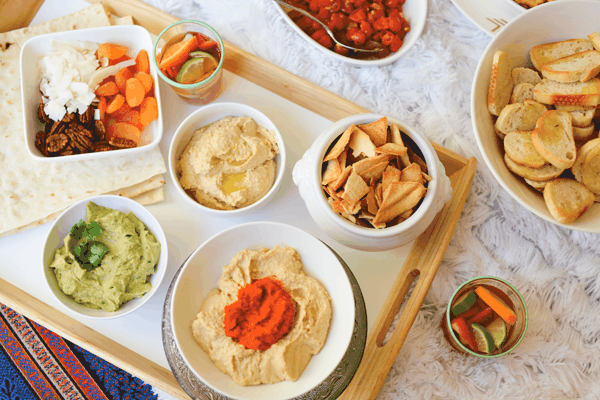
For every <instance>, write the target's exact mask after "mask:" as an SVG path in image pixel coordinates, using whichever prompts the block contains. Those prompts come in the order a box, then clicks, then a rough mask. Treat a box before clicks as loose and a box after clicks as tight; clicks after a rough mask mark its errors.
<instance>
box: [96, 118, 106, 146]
mask: <svg viewBox="0 0 600 400" xmlns="http://www.w3.org/2000/svg"><path fill="white" fill-rule="evenodd" d="M95 126H96V136H97V137H98V139H99V141H103V140H104V139H105V138H106V126H105V125H104V122H102V121H101V120H97V121H96V122H95Z"/></svg>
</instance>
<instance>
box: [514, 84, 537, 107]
mask: <svg viewBox="0 0 600 400" xmlns="http://www.w3.org/2000/svg"><path fill="white" fill-rule="evenodd" d="M525 99H532V100H533V85H532V84H531V83H527V82H521V83H519V84H518V85H515V87H514V89H513V92H512V96H510V103H511V104H514V103H523V102H524V101H525Z"/></svg>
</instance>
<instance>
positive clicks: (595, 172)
mask: <svg viewBox="0 0 600 400" xmlns="http://www.w3.org/2000/svg"><path fill="white" fill-rule="evenodd" d="M581 178H582V180H583V184H584V185H585V186H587V188H588V189H589V190H591V191H592V192H594V193H595V194H600V146H595V147H594V148H593V149H591V150H590V151H589V153H588V154H587V156H585V159H584V160H583V168H582V172H581Z"/></svg>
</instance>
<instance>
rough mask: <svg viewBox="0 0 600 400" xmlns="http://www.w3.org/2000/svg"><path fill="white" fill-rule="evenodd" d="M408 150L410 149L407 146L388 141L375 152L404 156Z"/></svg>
mask: <svg viewBox="0 0 600 400" xmlns="http://www.w3.org/2000/svg"><path fill="white" fill-rule="evenodd" d="M407 151H408V149H407V148H406V147H404V146H400V145H399V144H395V143H386V144H384V145H383V146H379V147H377V148H376V149H375V153H377V154H389V155H391V156H403V155H405V154H406V152H407Z"/></svg>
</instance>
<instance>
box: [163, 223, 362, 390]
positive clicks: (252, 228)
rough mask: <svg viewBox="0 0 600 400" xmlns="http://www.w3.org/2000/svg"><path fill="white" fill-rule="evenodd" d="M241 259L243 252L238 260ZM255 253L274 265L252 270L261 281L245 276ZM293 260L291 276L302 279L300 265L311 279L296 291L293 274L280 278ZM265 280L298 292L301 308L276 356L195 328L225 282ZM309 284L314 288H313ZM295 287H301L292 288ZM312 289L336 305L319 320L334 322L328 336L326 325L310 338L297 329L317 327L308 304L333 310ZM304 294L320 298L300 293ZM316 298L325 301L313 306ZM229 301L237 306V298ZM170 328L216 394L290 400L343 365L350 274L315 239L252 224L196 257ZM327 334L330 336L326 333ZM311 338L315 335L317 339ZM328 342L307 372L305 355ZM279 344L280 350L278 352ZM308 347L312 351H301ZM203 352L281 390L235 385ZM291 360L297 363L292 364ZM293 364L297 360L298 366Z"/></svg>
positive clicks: (185, 271)
mask: <svg viewBox="0 0 600 400" xmlns="http://www.w3.org/2000/svg"><path fill="white" fill-rule="evenodd" d="M246 249H248V250H246ZM261 249H262V250H261ZM241 251H243V252H242V253H241V254H238V253H240V252H241ZM254 252H258V253H260V252H263V254H265V255H267V257H265V258H266V259H268V260H271V261H268V262H267V264H269V265H265V266H256V268H254V267H252V268H250V270H252V271H253V272H252V274H255V273H256V274H258V275H257V276H254V275H251V274H247V271H248V268H246V267H247V265H246V267H245V266H244V264H245V262H246V261H248V262H249V259H252V260H253V261H252V262H251V263H252V264H253V265H255V264H254V263H255V262H256V257H249V255H250V254H256V253H254ZM236 255H237V257H235V256H236ZM258 258H261V257H258ZM290 258H291V259H292V260H293V262H292V264H293V266H292V267H291V269H295V270H296V272H298V263H299V262H300V263H301V264H302V271H303V272H302V274H301V275H306V276H300V277H299V278H298V281H297V282H296V283H294V278H292V277H291V275H294V274H295V272H294V273H292V274H291V275H286V276H283V275H282V276H279V275H280V274H286V273H285V272H281V273H280V272H274V271H277V270H278V269H279V268H280V266H278V265H276V264H282V263H284V262H285V261H284V260H286V259H290ZM263 268H264V270H263ZM224 271H226V272H225V274H224ZM236 271H237V272H236ZM243 271H246V273H244V272H243ZM260 271H262V272H260ZM261 273H264V274H267V275H269V274H272V273H274V274H275V276H276V277H277V278H278V279H279V280H281V281H282V284H283V286H284V287H285V288H286V290H287V291H288V292H292V293H290V294H291V296H292V298H294V299H295V300H294V301H295V302H296V301H297V303H298V304H296V306H295V307H296V315H295V321H294V327H293V328H292V330H291V331H290V332H289V333H288V334H287V335H286V336H283V338H281V339H280V340H279V341H278V342H277V343H276V344H274V345H273V346H272V347H271V348H270V349H268V350H265V351H263V350H248V349H246V348H245V347H244V346H243V345H242V344H240V343H233V339H231V338H230V337H228V336H226V335H225V333H223V335H216V333H215V332H216V330H218V329H215V326H218V325H219V324H220V323H222V322H219V321H216V322H215V324H214V325H213V326H210V324H211V323H210V322H208V325H206V321H204V322H202V323H199V322H198V321H197V316H198V315H199V311H200V310H201V308H203V309H205V308H207V306H208V308H210V304H204V305H203V303H205V299H206V298H207V296H209V294H210V293H212V294H213V297H212V298H209V300H208V303H211V302H212V301H214V300H215V299H217V297H214V293H215V291H214V290H215V289H216V288H217V287H221V288H224V282H225V281H227V282H228V280H227V279H223V277H222V276H223V275H227V276H228V277H230V278H233V280H234V281H236V282H238V281H239V282H241V281H248V280H252V279H254V278H262V275H260V274H261ZM244 274H246V275H247V276H244ZM250 275H251V276H250ZM307 278H308V280H307V281H306V282H305V280H306V279H307ZM220 279H221V281H219V280H220ZM308 281H311V282H312V283H310V284H309V283H307V282H308ZM230 283H231V282H230ZM295 284H298V285H299V286H297V287H296V288H294V285H295ZM226 285H227V283H225V286H226ZM232 285H233V284H232ZM313 285H319V286H322V287H323V288H324V290H325V292H326V293H327V294H328V296H329V297H330V299H331V300H330V304H331V309H330V312H324V313H323V315H320V316H319V317H318V319H328V318H331V322H330V324H329V327H328V330H327V327H326V325H327V324H325V323H321V321H316V322H315V321H314V318H313V324H312V325H309V327H308V332H302V331H301V329H304V330H306V329H305V328H301V329H296V328H297V325H299V324H301V323H304V322H306V320H309V319H311V318H310V315H309V314H310V312H308V313H305V312H304V310H305V308H310V306H311V303H310V302H312V301H316V302H317V303H318V304H321V303H320V301H321V300H323V304H322V305H319V306H318V307H316V308H317V309H319V310H326V309H327V307H326V303H328V301H327V296H326V295H325V296H322V295H320V294H322V290H321V289H315V288H314V287H313ZM234 286H235V285H234ZM234 291H235V290H234ZM303 291H307V292H312V291H314V292H316V293H300V292H303ZM298 296H300V297H298ZM313 296H314V297H313ZM313 298H315V299H320V300H312V299H313ZM308 299H311V300H310V301H309V300H308ZM231 300H232V301H235V299H233V298H232V299H231ZM301 303H304V304H301ZM329 315H330V317H329ZM195 321H196V322H195ZM171 324H172V327H173V333H174V338H175V342H176V344H177V348H178V350H179V351H180V352H181V355H182V356H183V358H184V360H185V362H186V363H187V365H188V366H189V368H190V370H191V371H193V372H194V374H195V375H196V376H197V377H198V378H199V379H200V380H202V381H203V382H204V383H206V384H207V385H208V386H210V387H211V388H212V389H214V390H215V391H217V392H219V393H221V394H223V395H225V396H228V397H229V398H234V399H257V400H258V399H260V400H263V399H269V400H282V399H290V398H294V397H297V396H301V395H302V394H304V393H306V392H308V391H310V390H312V389H313V388H315V387H317V386H318V385H319V384H320V383H322V382H323V381H324V380H325V379H326V378H327V377H328V376H329V375H330V374H331V373H332V372H333V371H334V369H335V368H336V367H337V365H338V364H339V362H340V361H341V359H342V358H343V356H344V354H345V352H346V350H347V348H348V345H349V344H350V339H351V337H352V332H353V328H354V297H353V294H352V287H351V286H350V282H349V280H348V276H347V275H346V272H345V270H344V267H343V266H342V265H341V263H340V262H339V260H338V258H337V256H336V255H335V254H334V253H333V252H332V251H331V250H330V249H329V248H328V247H327V246H326V245H325V244H323V243H322V242H321V241H319V240H318V239H317V238H315V237H313V236H312V235H310V234H308V233H306V232H305V231H303V230H301V229H298V228H295V227H292V226H289V225H285V224H281V223H273V222H253V223H248V224H242V225H238V226H235V227H233V228H230V229H227V230H225V231H223V232H221V233H218V234H217V235H215V236H213V237H212V238H210V239H209V240H207V241H206V242H205V243H204V244H202V245H201V246H200V247H199V248H198V249H197V250H196V251H195V252H194V253H193V254H192V255H191V256H190V258H189V260H188V261H187V262H186V263H185V264H184V266H183V267H182V270H181V273H180V274H179V276H178V278H177V281H176V282H175V285H174V289H173V300H172V303H171ZM192 325H194V326H196V327H197V328H200V331H198V330H197V331H196V332H193V328H192ZM324 327H325V329H326V331H327V332H326V333H323V332H322V331H321V329H322V328H324ZM312 330H315V331H316V332H315V333H314V334H313V333H312V332H311V331H312ZM199 335H200V336H202V335H206V338H204V339H207V338H208V341H207V342H206V343H205V344H203V346H202V347H201V345H200V344H198V343H197V341H196V339H195V336H196V337H197V336H199ZM290 336H292V337H290ZM323 337H325V343H324V345H323V346H322V347H321V348H320V351H318V353H317V354H315V355H313V356H312V358H310V355H309V356H308V359H309V361H308V363H307V364H306V359H304V358H305V357H306V354H307V353H310V351H309V348H313V349H314V347H315V342H318V340H319V338H323ZM279 344H281V345H280V346H278V345H279ZM305 346H306V349H303V347H305ZM203 347H204V348H212V349H210V350H211V353H214V351H215V350H216V349H217V348H219V349H224V352H223V354H221V355H220V356H219V355H214V354H212V356H213V358H216V359H217V360H219V361H218V362H219V363H221V364H229V365H230V366H232V367H233V368H236V369H238V370H239V369H242V370H244V369H245V370H247V372H248V376H250V375H252V374H255V376H256V375H260V378H259V379H260V380H262V381H263V382H264V381H274V382H277V383H271V384H258V385H257V384H256V381H254V383H253V382H252V380H251V379H252V378H250V380H249V381H248V382H246V383H243V385H242V384H239V383H236V381H235V380H234V379H233V378H232V377H231V376H230V375H228V374H226V373H225V372H223V371H222V370H221V369H220V368H218V367H217V365H216V364H215V361H213V360H212V359H211V357H210V356H209V355H208V354H207V353H206V352H205V350H203ZM316 347H320V346H319V345H317V346H316ZM286 353H287V356H286ZM290 354H291V355H292V357H289V356H290ZM293 358H297V360H296V361H294V360H293ZM304 364H306V368H305V369H304V370H303V371H301V374H300V375H299V378H298V379H297V380H294V381H289V380H282V381H279V380H280V379H281V378H282V377H284V378H283V379H287V378H288V377H290V376H291V377H293V379H296V378H297V376H294V375H295V372H296V371H294V369H295V367H296V366H298V367H299V368H301V367H303V366H304ZM277 365H278V367H276V366H277ZM263 367H264V368H263ZM269 369H271V371H269ZM236 374H237V375H239V376H238V377H237V378H238V380H239V378H240V376H241V375H245V374H244V373H240V371H236ZM241 379H244V378H241ZM278 381H279V382H278ZM244 385H247V386H244Z"/></svg>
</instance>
